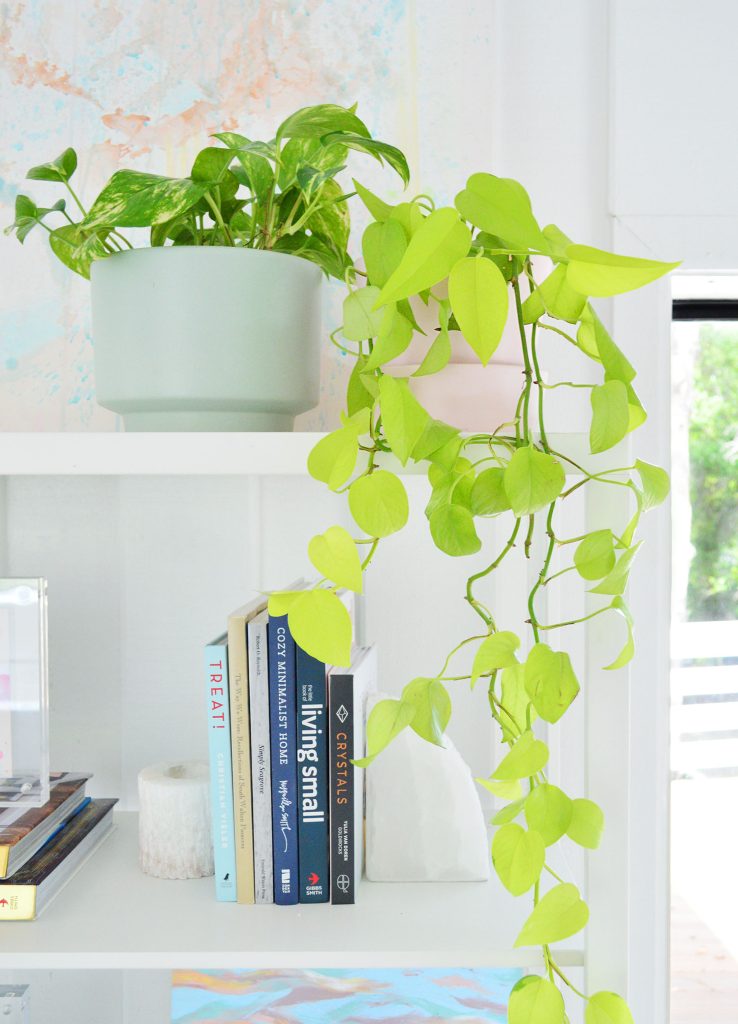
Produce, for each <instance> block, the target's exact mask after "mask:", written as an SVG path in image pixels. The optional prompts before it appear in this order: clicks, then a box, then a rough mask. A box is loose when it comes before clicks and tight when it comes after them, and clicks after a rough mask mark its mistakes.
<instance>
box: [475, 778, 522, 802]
mask: <svg viewBox="0 0 738 1024" xmlns="http://www.w3.org/2000/svg"><path fill="white" fill-rule="evenodd" d="M475 781H476V782H478V783H479V785H480V786H484V788H485V789H486V790H488V792H490V793H492V795H493V796H498V797H500V799H501V800H520V798H521V797H522V795H523V787H522V785H521V783H520V779H512V780H511V781H509V782H500V781H499V780H497V779H476V780H475Z"/></svg>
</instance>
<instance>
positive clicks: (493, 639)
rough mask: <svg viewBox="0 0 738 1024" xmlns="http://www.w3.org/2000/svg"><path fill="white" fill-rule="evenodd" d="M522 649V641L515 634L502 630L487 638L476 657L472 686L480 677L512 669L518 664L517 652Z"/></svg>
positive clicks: (473, 666)
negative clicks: (501, 669) (519, 648)
mask: <svg viewBox="0 0 738 1024" xmlns="http://www.w3.org/2000/svg"><path fill="white" fill-rule="evenodd" d="M518 647H520V639H519V637H517V636H516V635H515V633H510V632H508V631H506V630H502V631H501V632H498V633H493V634H492V635H491V636H488V637H485V639H484V640H482V642H481V644H480V645H479V647H478V649H477V653H476V654H475V655H474V663H473V665H472V673H471V685H472V686H474V684H475V683H476V681H477V680H478V679H479V677H480V676H483V675H488V674H489V673H490V672H494V671H496V670H497V669H500V668H510V667H511V666H512V665H517V664H518V659H517V657H516V656H515V652H516V651H517V649H518Z"/></svg>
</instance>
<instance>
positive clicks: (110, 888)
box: [0, 814, 583, 970]
mask: <svg viewBox="0 0 738 1024" xmlns="http://www.w3.org/2000/svg"><path fill="white" fill-rule="evenodd" d="M116 820H117V825H118V827H117V829H116V830H115V832H114V833H113V834H112V836H110V837H109V838H108V839H107V840H106V841H105V843H104V844H103V846H102V847H101V848H100V849H99V850H98V851H97V852H96V853H95V854H94V855H93V857H92V859H91V860H89V861H88V862H87V863H86V864H85V865H84V866H83V867H82V868H81V870H80V871H79V873H78V874H77V875H76V877H75V878H73V879H72V881H71V882H70V883H69V885H68V886H67V887H66V888H65V889H64V890H63V891H62V892H61V893H60V894H59V896H58V897H57V899H56V900H55V901H54V902H53V903H52V904H51V905H50V906H49V907H48V908H47V910H46V911H45V912H44V914H43V915H42V916H41V917H40V918H39V919H38V920H37V921H34V922H28V923H7V924H4V925H1V926H0V961H1V962H2V964H3V967H4V968H6V969H13V968H20V967H22V968H24V969H26V970H31V969H34V968H36V969H44V970H56V969H64V968H75V967H77V968H82V967H84V968H98V969H100V968H117V969H123V968H124V969H141V968H152V969H174V968H182V969H193V970H194V969H200V970H205V969H217V968H221V969H234V968H239V967H240V968H271V967H306V968H309V967H521V968H527V967H535V968H539V967H540V960H539V955H538V952H537V950H535V949H522V950H514V949H513V942H514V940H515V936H516V934H517V932H518V929H519V928H520V925H521V924H522V921H523V919H524V917H525V915H526V913H527V912H528V909H529V908H528V901H526V900H522V899H521V900H516V899H514V898H513V897H511V896H508V895H507V894H506V893H505V892H504V891H503V890H501V888H500V886H499V885H498V884H497V883H496V881H493V882H490V883H443V884H433V885H429V884H414V885H413V884H394V885H393V884H376V883H371V882H364V883H363V884H362V885H361V886H360V889H359V894H358V898H359V902H358V903H357V904H356V905H355V906H351V907H330V906H312V907H305V906H302V907H275V906H259V907H246V906H239V905H237V904H224V903H218V902H216V900H215V897H214V892H213V880H212V878H204V879H199V880H195V881H186V882H168V881H162V880H159V879H153V878H148V877H147V876H145V875H143V874H142V873H141V871H140V870H139V868H138V865H137V816H136V815H135V814H119V815H117V817H116ZM557 952H558V956H557V959H558V961H559V963H561V964H563V965H567V966H573V965H580V964H582V963H583V953H582V950H581V949H579V948H575V947H572V946H569V945H565V946H564V948H562V949H559V950H558V951H557Z"/></svg>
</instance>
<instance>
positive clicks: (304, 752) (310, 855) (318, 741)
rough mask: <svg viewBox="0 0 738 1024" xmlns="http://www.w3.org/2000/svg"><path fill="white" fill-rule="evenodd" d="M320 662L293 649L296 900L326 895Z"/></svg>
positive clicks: (323, 682)
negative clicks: (295, 708)
mask: <svg viewBox="0 0 738 1024" xmlns="http://www.w3.org/2000/svg"><path fill="white" fill-rule="evenodd" d="M326 717H327V716H326V673H325V664H324V663H323V662H322V661H317V660H316V659H315V658H313V657H311V656H310V655H309V654H306V653H305V651H303V650H302V649H301V648H300V647H298V648H297V794H298V801H299V804H298V818H297V830H298V837H299V861H300V903H327V902H328V899H329V896H330V867H329V865H330V847H329V833H328V736H327V721H326Z"/></svg>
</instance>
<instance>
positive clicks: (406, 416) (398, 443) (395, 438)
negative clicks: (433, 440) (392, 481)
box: [379, 374, 430, 466]
mask: <svg viewBox="0 0 738 1024" xmlns="http://www.w3.org/2000/svg"><path fill="white" fill-rule="evenodd" d="M379 402H380V405H381V408H382V426H383V428H384V432H385V435H386V437H387V440H388V441H389V444H390V447H391V448H392V451H393V452H394V454H395V455H396V456H397V458H398V459H399V460H400V462H401V463H402V464H403V466H404V465H405V463H406V462H407V460H408V459H409V458H410V456H411V454H412V451H413V448H414V447H415V445H416V444H417V442H418V441H419V440H420V438H421V436H422V434H423V431H424V430H425V427H426V424H427V423H428V420H429V419H430V417H429V416H428V413H427V412H426V411H425V409H424V408H423V407H422V405H421V404H420V403H419V402H418V400H417V398H416V397H415V396H414V395H413V393H412V391H411V390H410V387H409V385H408V383H407V381H406V380H402V379H400V378H397V377H391V376H390V375H389V374H384V376H383V377H382V378H381V380H380V382H379Z"/></svg>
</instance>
